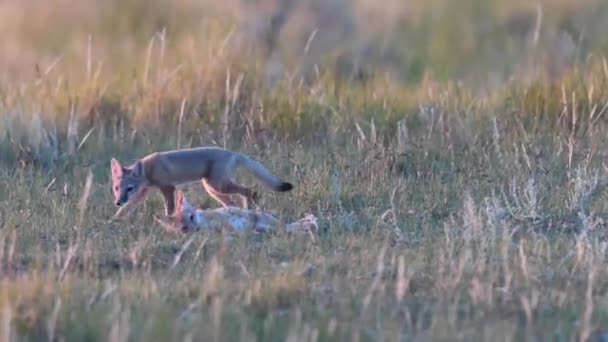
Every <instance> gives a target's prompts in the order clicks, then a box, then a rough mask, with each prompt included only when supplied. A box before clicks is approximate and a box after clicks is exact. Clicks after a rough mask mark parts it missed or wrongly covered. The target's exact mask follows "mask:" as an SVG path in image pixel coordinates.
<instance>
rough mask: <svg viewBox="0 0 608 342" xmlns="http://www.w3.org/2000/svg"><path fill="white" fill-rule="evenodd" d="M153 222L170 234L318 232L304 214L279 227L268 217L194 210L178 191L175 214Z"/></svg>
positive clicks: (233, 211)
mask: <svg viewBox="0 0 608 342" xmlns="http://www.w3.org/2000/svg"><path fill="white" fill-rule="evenodd" d="M155 219H156V221H157V222H158V223H159V224H160V225H161V226H163V227H164V228H166V229H167V230H170V231H179V232H184V233H187V232H197V231H222V232H227V233H229V234H240V233H246V232H253V233H260V232H273V231H278V230H281V229H283V230H284V231H286V232H288V233H302V232H303V233H309V234H313V233H315V232H316V231H317V230H318V226H317V218H316V217H315V216H314V215H312V214H308V215H306V216H305V217H304V218H302V219H300V220H298V221H295V222H292V223H288V224H283V223H282V222H281V221H279V220H278V219H277V218H276V217H274V216H272V215H271V214H269V213H266V212H262V211H258V210H248V209H241V208H236V207H223V208H216V209H205V210H203V209H195V208H194V207H193V206H192V205H191V204H190V202H188V199H186V197H185V195H184V193H183V192H182V191H178V192H177V202H176V209H175V212H174V213H173V214H171V215H164V216H161V217H160V218H159V217H155Z"/></svg>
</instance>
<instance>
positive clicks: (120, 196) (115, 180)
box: [112, 158, 144, 207]
mask: <svg viewBox="0 0 608 342" xmlns="http://www.w3.org/2000/svg"><path fill="white" fill-rule="evenodd" d="M143 185H144V166H143V164H142V163H141V161H140V160H138V161H137V162H136V163H135V164H133V165H132V166H129V167H123V166H122V165H120V163H119V162H118V160H116V159H114V158H112V191H113V192H114V204H116V206H118V207H121V206H123V205H125V204H126V203H128V202H129V201H130V200H131V199H132V198H134V197H135V195H137V194H138V193H139V192H140V191H141V190H142V189H143Z"/></svg>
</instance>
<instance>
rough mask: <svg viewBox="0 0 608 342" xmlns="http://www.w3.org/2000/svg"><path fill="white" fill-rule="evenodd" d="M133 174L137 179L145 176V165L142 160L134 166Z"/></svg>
mask: <svg viewBox="0 0 608 342" xmlns="http://www.w3.org/2000/svg"><path fill="white" fill-rule="evenodd" d="M133 174H134V175H135V176H137V177H141V176H143V175H144V164H142V162H141V160H138V161H137V162H136V163H135V165H133Z"/></svg>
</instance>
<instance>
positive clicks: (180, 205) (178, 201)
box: [175, 191, 184, 212]
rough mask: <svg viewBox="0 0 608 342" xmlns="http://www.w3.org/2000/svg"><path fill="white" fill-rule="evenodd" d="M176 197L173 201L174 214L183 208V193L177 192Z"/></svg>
mask: <svg viewBox="0 0 608 342" xmlns="http://www.w3.org/2000/svg"><path fill="white" fill-rule="evenodd" d="M176 197H177V198H176V199H175V212H180V211H182V210H183V208H184V193H183V192H181V191H178V192H177V196H176Z"/></svg>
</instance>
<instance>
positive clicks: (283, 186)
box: [276, 182, 293, 192]
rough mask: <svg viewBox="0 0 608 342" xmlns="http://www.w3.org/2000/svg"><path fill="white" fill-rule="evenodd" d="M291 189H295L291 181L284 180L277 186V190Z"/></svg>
mask: <svg viewBox="0 0 608 342" xmlns="http://www.w3.org/2000/svg"><path fill="white" fill-rule="evenodd" d="M291 189H293V185H292V184H291V183H289V182H283V183H281V184H280V185H279V186H277V187H276V190H277V191H280V192H286V191H290V190H291Z"/></svg>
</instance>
